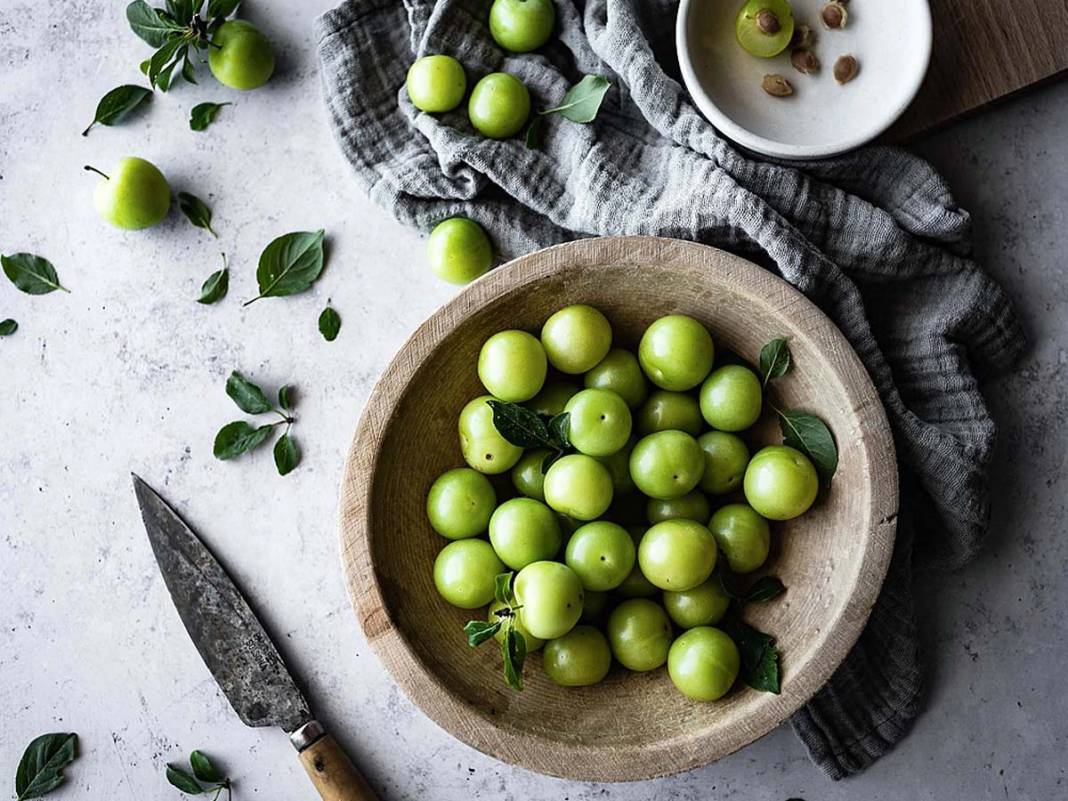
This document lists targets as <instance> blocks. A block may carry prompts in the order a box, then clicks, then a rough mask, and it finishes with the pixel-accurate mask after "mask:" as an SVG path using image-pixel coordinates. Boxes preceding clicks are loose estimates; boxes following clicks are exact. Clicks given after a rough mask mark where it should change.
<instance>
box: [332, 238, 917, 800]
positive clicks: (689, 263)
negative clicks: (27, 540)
mask: <svg viewBox="0 0 1068 801" xmlns="http://www.w3.org/2000/svg"><path fill="white" fill-rule="evenodd" d="M569 303H589V304H592V305H594V306H596V307H597V308H599V309H601V310H602V311H603V312H604V313H605V314H606V315H607V316H608V318H609V320H611V322H612V325H613V328H614V331H615V335H616V341H617V342H623V343H628V344H630V345H631V346H634V345H635V344H636V343H637V340H638V338H639V337H640V335H641V332H642V331H643V330H644V329H645V327H646V326H647V325H648V324H649V323H651V322H652V321H653V320H655V319H656V318H658V317H660V316H662V315H665V314H671V313H675V312H681V313H685V314H689V315H692V316H693V317H695V318H697V319H699V320H702V321H703V322H704V323H705V324H706V325H707V326H708V328H709V330H710V331H711V332H712V335H713V337H714V339H715V340H716V344H717V346H724V347H726V348H729V349H730V350H733V351H734V352H736V353H738V354H740V355H741V356H743V357H745V358H746V359H748V360H750V361H751V362H753V363H756V361H757V357H758V354H759V351H760V348H761V346H763V345H764V343H765V342H766V341H768V340H769V339H772V338H774V337H776V336H786V337H789V341H790V348H791V351H792V352H793V356H794V368H793V369H792V370H791V371H790V373H789V374H788V375H787V376H786V377H784V378H782V379H779V380H777V381H776V382H775V390H774V394H775V399H776V400H777V401H778V402H779V403H784V404H786V405H787V406H788V407H791V408H800V409H804V410H806V411H810V412H813V413H815V414H818V415H819V416H820V417H821V418H822V419H823V420H824V421H826V423H827V424H828V425H829V426H830V428H831V430H832V431H833V432H834V435H835V437H836V439H837V442H838V447H839V457H840V461H839V467H838V473H837V475H836V477H835V479H834V481H833V482H832V484H831V487H830V490H829V492H828V493H827V494H826V497H824V498H822V499H821V500H820V501H819V503H818V505H817V506H815V507H814V508H813V509H812V510H811V511H810V512H809V513H808V514H806V515H804V516H803V517H801V518H800V519H798V520H796V521H792V522H790V523H787V524H784V525H779V526H776V531H777V532H778V533H777V534H776V535H775V537H776V539H777V541H778V542H777V545H776V546H775V550H774V551H773V553H774V556H773V559H774V565H773V571H774V572H775V573H776V574H777V575H779V576H780V577H781V578H782V580H783V581H784V582H785V584H786V586H787V588H788V590H787V592H786V593H785V594H784V595H782V596H780V597H779V598H778V599H776V600H775V601H773V602H771V603H768V604H764V605H758V606H753V607H750V609H749V610H748V611H747V614H746V616H747V619H749V620H750V621H751V622H752V623H753V624H754V625H756V626H757V627H759V628H761V629H762V630H764V631H767V632H769V633H770V634H773V635H774V636H775V637H776V638H777V639H778V645H779V648H780V651H781V653H782V676H783V680H782V693H781V694H780V695H772V694H770V693H763V692H756V691H753V690H749V689H747V688H746V689H742V690H738V691H735V692H733V693H732V694H730V695H728V696H727V697H726V698H725V699H723V700H721V701H719V702H715V703H703V704H702V703H695V702H693V701H690V700H688V699H686V698H685V697H683V696H682V695H681V694H680V693H679V692H678V691H676V690H675V688H674V686H673V685H672V684H671V680H670V679H669V678H668V676H667V672H666V670H665V669H660V670H656V671H652V672H651V673H645V674H638V673H629V672H627V671H625V670H623V669H622V668H619V667H618V666H617V667H614V668H613V670H612V672H611V673H610V674H609V676H608V678H607V679H606V680H605V681H604V682H602V683H601V684H598V685H597V686H594V687H588V688H581V689H565V688H562V687H557V686H556V685H554V684H552V683H551V682H550V681H549V680H548V678H546V676H545V675H544V673H543V672H542V670H541V660H540V658H539V657H540V654H539V653H535V654H534V655H533V656H532V658H531V659H530V660H528V663H527V669H526V689H525V690H524V691H523V692H514V691H512V690H510V689H508V688H507V687H506V686H505V685H504V682H503V680H502V678H501V665H500V654H499V651H498V650H497V649H496V648H494V647H492V646H483V647H481V648H478V649H472V648H469V647H468V645H467V643H466V640H465V638H464V636H463V633H462V631H461V628H462V626H463V624H464V622H465V621H467V620H468V619H470V618H472V617H477V616H479V615H481V614H483V612H482V611H479V612H477V613H472V612H465V611H462V610H459V609H455V608H453V607H450V606H449V605H448V604H446V603H445V602H444V601H443V600H441V598H439V597H438V594H437V592H436V591H435V589H434V582H433V578H432V566H433V562H434V557H435V555H436V554H437V552H438V551H439V550H440V549H441V547H442V546H443V545H444V541H443V540H442V538H441V537H439V536H438V535H437V534H435V533H434V532H433V530H432V529H431V528H430V526H429V524H428V523H427V521H426V517H425V503H426V493H427V490H428V488H429V486H430V484H431V482H432V481H433V480H434V479H435V478H436V477H437V476H438V475H439V474H440V473H442V472H444V471H445V470H447V469H449V468H452V467H456V466H459V465H462V464H463V460H462V458H461V456H460V448H459V443H458V435H457V431H456V421H457V417H458V415H459V413H460V409H461V408H462V407H463V405H464V404H465V403H466V402H467V401H468V400H470V399H471V398H473V397H475V396H477V395H479V394H481V393H482V392H483V390H482V388H481V385H480V383H479V380H478V377H477V375H476V372H475V365H476V361H477V357H478V353H479V349H480V347H481V346H482V343H483V341H484V340H485V339H486V338H487V337H488V336H490V335H491V334H493V333H495V332H497V331H500V330H503V329H507V328H522V329H526V330H529V331H533V332H537V331H539V330H540V328H541V324H542V322H543V321H544V320H545V319H546V318H547V317H548V316H549V315H550V314H551V313H552V312H554V311H555V310H557V309H559V308H561V307H562V306H565V305H567V304H569ZM775 441H778V440H775ZM896 511H897V466H896V462H895V457H894V447H893V442H892V440H891V436H890V429H889V426H888V424H887V421H886V417H885V415H884V413H883V408H882V404H881V403H880V401H879V398H878V396H877V395H876V393H875V389H874V387H873V386H872V384H871V381H870V379H869V378H868V375H867V373H866V372H865V370H864V368H863V366H862V365H861V363H860V360H859V359H858V358H857V356H856V355H855V353H854V352H853V349H852V348H851V347H850V345H849V343H848V342H847V341H846V339H845V338H844V337H843V336H842V334H841V333H840V332H839V331H838V329H837V328H836V327H835V326H834V325H833V324H832V323H831V321H830V320H829V319H828V318H827V317H826V316H824V314H823V313H822V312H820V311H819V309H817V308H816V306H815V305H813V304H812V303H811V302H810V301H808V300H807V299H806V298H805V297H804V296H803V295H801V294H800V293H799V292H797V291H796V290H795V289H793V288H792V287H791V286H789V285H788V284H787V283H786V282H784V281H782V280H781V279H779V278H777V277H776V276H774V275H772V274H771V273H769V272H767V271H765V270H763V269H761V268H760V267H758V266H756V265H754V264H751V263H750V262H747V261H745V260H743V259H741V258H738V257H736V256H732V255H731V254H729V253H725V252H723V251H721V250H716V249H714V248H710V247H705V246H702V245H696V244H693V243H689V242H682V241H677V240H672V239H659V238H654V237H610V238H602V239H586V240H581V241H578V242H572V243H569V244H564V245H559V246H556V247H552V248H548V249H546V250H543V251H539V252H537V253H532V254H530V255H529V256H524V257H522V258H519V259H516V260H515V261H512V262H510V263H509V264H506V265H504V266H502V267H500V268H498V269H496V270H493V271H492V272H490V273H489V274H488V275H486V276H485V277H484V278H482V279H480V280H479V281H477V282H475V283H474V284H472V285H471V286H469V287H467V288H466V289H464V290H463V291H462V292H460V293H459V294H458V295H457V296H456V297H455V298H454V299H453V300H452V301H450V302H449V303H447V304H446V305H445V306H444V307H442V308H441V309H440V310H438V311H437V312H436V313H435V314H434V315H433V316H432V317H430V319H429V320H427V321H426V322H425V323H423V325H422V326H420V327H419V329H418V330H417V331H416V332H415V333H414V334H413V335H412V337H411V338H410V339H409V340H408V342H407V343H405V345H404V347H403V348H401V350H400V353H398V354H397V356H396V358H395V359H394V360H393V362H392V363H391V364H390V365H389V367H388V368H387V369H386V372H385V374H384V375H383V376H382V378H381V379H380V380H379V382H378V385H377V386H376V387H375V389H374V392H373V393H372V394H371V397H370V400H369V401H368V403H367V408H366V409H365V410H364V413H363V417H362V419H361V421H360V424H359V427H358V429H357V431H356V435H355V438H354V440H353V443H352V448H351V450H350V452H349V457H348V463H347V466H346V469H345V476H344V479H343V482H342V486H341V500H340V518H341V556H342V561H343V563H344V571H345V579H346V582H347V584H348V589H349V593H350V595H351V598H352V602H353V606H354V608H355V610H356V613H357V615H358V617H359V619H360V623H361V625H362V626H363V630H364V633H365V634H366V636H367V640H368V642H369V643H370V644H371V647H372V648H373V649H374V650H375V652H376V653H377V654H378V656H379V658H380V659H381V660H382V662H383V663H384V664H385V666H386V669H387V670H389V672H390V673H391V674H392V675H393V678H394V679H395V680H396V681H397V683H398V684H399V685H400V686H401V688H402V689H403V690H404V691H405V692H406V693H407V694H408V696H409V697H410V698H411V699H412V700H413V701H414V702H415V703H416V704H417V705H418V706H419V707H421V708H422V709H423V711H424V712H426V714H428V715H429V716H430V717H431V718H432V719H433V720H434V721H436V722H437V723H438V724H439V725H440V726H442V727H443V728H444V729H445V730H447V731H448V732H450V733H451V734H453V735H454V736H456V737H458V738H459V739H460V740H463V741H464V742H465V743H468V744H469V745H471V746H473V747H475V748H477V749H478V750H480V751H482V752H484V753H486V754H489V755H491V756H494V757H496V758H498V759H501V760H504V761H505V762H511V763H514V764H517V765H521V766H523V767H526V768H529V769H531V770H535V771H538V772H541V773H548V774H552V775H555V776H562V777H568V778H573V779H585V780H631V779H647V778H652V777H656V776H664V775H668V774H671V773H675V772H678V771H681V770H685V769H688V768H693V767H696V766H699V765H703V764H707V763H708V762H711V761H713V760H715V759H718V758H720V757H722V756H725V755H727V754H729V753H731V752H732V751H735V750H736V749H738V748H741V747H742V746H744V745H747V744H748V743H751V742H753V741H754V740H756V739H757V738H758V737H761V736H763V735H764V734H766V733H767V732H768V731H770V730H771V729H773V728H775V727H776V726H778V725H779V724H780V723H782V722H783V721H784V720H786V719H787V718H788V717H789V716H790V715H791V714H792V713H793V712H795V711H796V710H797V709H798V708H799V707H800V706H801V705H802V704H804V703H805V702H806V701H807V700H808V699H809V698H810V697H811V696H812V695H813V694H814V693H815V692H816V691H817V690H818V689H819V688H820V687H821V686H822V685H823V684H824V683H825V682H826V681H827V679H828V678H829V677H830V676H831V674H832V673H833V671H834V670H835V668H836V667H837V666H838V664H839V663H840V662H841V661H842V659H843V658H844V657H845V655H846V654H847V653H848V651H849V649H850V648H851V647H852V645H853V643H854V642H855V641H856V639H857V637H858V635H859V634H860V632H861V629H862V628H863V627H864V624H865V622H866V621H867V619H868V613H869V611H870V610H871V607H872V604H874V602H875V599H876V596H877V595H878V593H879V588H880V586H881V584H882V581H883V578H884V576H885V572H886V568H887V564H888V562H889V559H890V553H891V550H892V548H893V541H894V519H895V515H896Z"/></svg>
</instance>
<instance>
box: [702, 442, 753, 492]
mask: <svg viewBox="0 0 1068 801" xmlns="http://www.w3.org/2000/svg"><path fill="white" fill-rule="evenodd" d="M697 444H698V445H700V446H701V452H702V453H703V454H704V455H705V472H704V473H703V474H702V475H701V489H703V490H704V491H705V492H707V493H710V494H712V495H725V494H726V493H728V492H734V491H735V490H736V489H738V487H740V486H742V477H743V476H744V475H745V467H746V465H747V464H749V448H747V447H746V446H745V443H744V442H743V441H742V438H741V437H739V436H738V435H736V434H728V433H727V432H726V431H706V432H705V433H704V434H702V435H701V436H699V437H698V438H697Z"/></svg>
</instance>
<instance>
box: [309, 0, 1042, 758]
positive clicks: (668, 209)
mask: <svg viewBox="0 0 1068 801" xmlns="http://www.w3.org/2000/svg"><path fill="white" fill-rule="evenodd" d="M488 7H489V1H488V0H438V2H432V0H404V2H400V0H349V2H345V3H343V4H342V5H341V6H340V7H338V8H337V9H335V10H333V11H331V12H328V13H327V14H325V15H324V16H323V17H321V18H320V19H319V20H318V23H317V30H318V39H319V57H320V60H321V65H322V80H323V87H324V93H325V98H326V103H327V107H328V109H329V114H330V119H331V122H332V124H333V127H334V129H335V132H336V134H337V139H338V141H339V142H340V145H341V148H342V150H343V152H344V154H345V156H346V158H347V159H348V160H349V161H350V162H351V164H352V166H353V169H354V170H355V174H356V178H357V180H358V181H359V182H360V183H361V184H362V185H363V186H365V187H366V188H367V191H368V192H369V193H370V195H371V197H372V198H373V199H374V200H375V201H376V202H377V203H378V204H379V205H381V206H382V207H383V208H384V209H386V210H387V211H388V212H389V213H391V214H392V215H394V216H395V217H396V218H397V219H399V220H401V221H402V222H404V223H407V224H409V225H413V226H417V227H418V228H420V229H423V230H428V229H429V228H430V227H431V226H432V225H433V224H434V223H435V222H437V221H439V220H441V219H443V218H445V217H447V216H450V215H453V214H464V215H467V216H469V217H472V218H473V219H475V220H477V221H478V222H480V223H481V224H482V225H483V226H484V227H485V228H486V229H487V231H489V232H490V234H491V236H492V238H493V240H494V242H495V246H496V249H497V252H498V254H499V255H500V256H502V257H504V258H511V257H513V256H517V255H520V254H522V253H526V252H529V251H532V250H535V249H537V248H541V247H544V246H546V245H551V244H554V243H557V242H562V241H565V240H569V239H574V238H578V237H584V236H597V235H604V234H658V235H661V236H671V237H679V238H682V239H690V240H695V241H698V242H704V243H708V244H713V245H717V246H719V247H721V248H726V249H728V250H732V251H735V252H737V253H740V254H743V255H745V256H747V257H749V258H752V259H754V260H755V261H757V262H759V263H761V264H763V265H765V266H766V267H767V268H768V269H770V270H774V271H775V272H777V273H778V274H779V275H781V276H782V277H783V278H785V279H786V280H787V281H789V282H790V283H791V284H793V285H794V286H796V287H797V288H798V289H800V290H801V291H802V292H804V293H805V294H806V295H807V296H808V297H809V298H811V299H812V300H813V301H815V302H816V303H817V304H818V305H819V306H820V307H821V308H822V309H823V310H824V311H825V312H826V313H827V314H828V315H829V316H830V317H831V318H832V319H833V320H834V321H835V322H836V323H837V324H838V326H839V327H840V328H841V329H842V331H843V332H844V333H845V335H846V337H848V339H849V341H850V342H851V343H852V345H853V347H854V348H856V350H857V353H858V354H859V355H860V357H861V359H862V360H863V361H864V364H865V365H866V366H867V369H868V371H869V373H870V374H871V377H872V380H873V381H874V382H875V385H876V387H877V388H878V390H879V393H880V395H881V397H882V400H883V403H884V404H885V406H886V412H887V415H888V416H889V419H890V423H891V425H892V427H893V431H894V437H895V442H896V444H897V450H898V458H899V462H900V467H901V473H902V497H901V512H900V516H899V525H898V535H897V543H896V548H895V553H894V557H893V560H892V564H891V567H890V573H889V576H888V578H887V581H886V584H885V587H884V589H883V592H882V594H881V596H880V598H879V600H878V603H877V604H876V606H875V608H874V610H873V613H872V616H871V620H870V622H869V624H868V626H867V628H866V630H865V632H864V633H863V635H862V636H861V638H860V640H859V641H858V643H857V645H856V646H855V647H854V648H853V650H852V652H851V653H850V655H849V656H848V658H847V659H846V661H845V663H844V664H843V665H842V667H841V668H840V669H839V670H838V671H837V673H835V675H834V676H833V678H832V679H831V680H830V682H828V684H827V685H826V687H824V688H823V689H822V690H821V691H820V692H819V693H818V694H817V695H816V696H815V697H814V698H813V699H812V701H811V702H810V703H809V704H808V705H807V706H805V707H804V709H803V710H802V711H800V712H799V713H798V714H797V715H796V716H795V717H794V719H793V727H794V730H795V731H796V732H797V734H798V736H800V738H801V739H802V740H803V741H804V743H805V745H806V746H807V747H808V750H809V753H810V754H811V756H812V758H813V760H814V761H815V762H816V763H817V764H818V765H819V766H820V767H821V768H823V770H824V771H826V772H827V773H828V774H829V775H830V776H832V777H833V778H836V779H837V778H841V777H843V776H848V775H850V774H853V773H856V772H858V771H860V770H863V769H864V767H865V766H867V765H868V764H870V763H871V762H872V761H873V760H875V759H877V758H878V757H879V756H881V755H882V754H883V753H885V752H886V751H887V750H889V749H890V748H891V747H892V746H893V745H894V744H895V743H896V742H897V741H898V740H900V739H901V738H902V737H903V736H904V735H905V734H906V733H907V731H908V728H909V725H910V724H911V722H912V721H913V719H914V718H915V717H916V715H917V714H918V713H919V711H920V708H921V696H922V690H923V670H922V662H923V660H922V659H921V656H920V654H919V649H918V643H917V638H916V623H915V609H914V605H913V599H912V570H913V565H914V564H915V565H916V566H917V567H928V566H932V567H937V568H943V569H944V568H952V567H955V566H959V565H962V564H963V563H965V562H967V561H968V560H969V559H971V558H972V556H973V555H974V554H975V553H976V552H977V550H978V549H979V547H980V545H981V543H982V539H983V534H984V531H985V529H986V527H987V521H988V517H989V496H988V490H987V486H986V483H987V469H988V463H989V460H990V455H991V449H992V447H993V442H994V422H993V420H991V418H990V415H989V414H988V412H987V410H986V406H985V404H984V403H983V398H982V395H981V394H980V392H979V386H978V384H977V376H978V375H982V374H989V373H990V372H993V371H998V370H1003V369H1006V368H1008V367H1010V366H1012V365H1013V363H1014V362H1015V360H1016V359H1017V358H1018V357H1019V355H1020V354H1021V351H1022V348H1023V346H1024V337H1023V335H1022V333H1021V330H1020V327H1019V325H1018V323H1017V320H1016V318H1015V316H1014V313H1013V310H1012V308H1011V306H1010V304H1009V301H1008V300H1007V298H1006V297H1005V295H1004V294H1003V293H1002V291H1001V289H1000V288H999V287H998V286H997V285H996V284H995V283H994V282H993V281H991V279H990V278H989V277H988V276H987V275H986V274H984V273H983V271H982V270H981V269H980V268H979V267H977V266H976V265H975V263H974V262H972V261H970V260H969V259H968V253H969V249H970V231H969V219H968V215H967V213H966V212H964V211H962V210H961V209H959V208H957V206H956V205H955V203H954V202H953V198H952V196H951V195H950V192H949V189H948V188H947V186H946V184H945V182H944V181H943V180H942V179H941V177H939V176H938V175H937V174H936V173H935V172H934V171H933V170H932V169H931V168H930V167H929V166H928V165H927V164H926V163H924V162H923V161H921V160H919V159H917V158H915V157H913V156H911V155H909V154H908V153H906V152H903V151H901V150H897V149H893V148H885V147H878V148H868V149H864V150H860V151H857V152H855V153H852V154H849V155H846V156H842V157H840V158H835V159H832V160H827V161H820V162H809V163H802V164H775V163H767V162H765V161H761V160H757V159H754V158H751V157H749V156H747V155H745V154H743V153H741V152H739V151H738V150H737V149H735V148H734V147H733V146H732V145H731V144H730V143H729V142H727V141H726V140H725V139H724V138H723V137H721V136H720V135H719V134H718V133H717V132H716V131H715V130H714V129H713V128H712V126H711V125H710V124H709V123H708V122H707V121H706V120H705V119H704V118H703V117H701V115H700V114H699V113H698V111H697V110H696V108H695V107H694V106H693V105H692V104H691V102H690V99H689V97H688V96H687V94H686V91H685V90H684V89H683V88H682V86H681V85H680V82H679V80H678V79H677V61H676V55H675V50H674V24H675V14H676V10H677V3H676V2H669V0H588V2H585V3H583V2H581V0H556V8H557V16H558V26H557V28H558V30H557V35H555V36H554V37H553V39H552V41H551V42H550V43H549V44H548V45H546V46H545V47H544V48H543V49H542V50H541V51H540V52H538V53H536V54H526V55H508V54H505V53H504V52H502V51H501V50H500V48H498V47H497V46H496V45H495V44H494V42H493V40H492V38H491V37H490V35H489V31H488V29H487V25H486V18H487V11H488ZM428 53H449V54H452V55H453V56H455V57H457V58H458V59H459V60H460V61H461V62H462V63H463V64H464V66H465V67H466V68H467V70H468V75H469V77H471V78H477V77H480V76H481V75H482V74H485V73H487V72H491V71H495V70H505V71H507V72H510V73H513V74H514V75H516V76H517V77H519V78H520V79H521V80H522V81H523V82H524V83H525V84H526V85H527V87H528V88H529V89H530V90H531V93H532V95H533V97H534V100H535V103H536V104H537V105H538V106H540V107H547V106H550V105H552V104H553V103H554V102H556V101H558V100H559V99H560V98H561V97H562V96H563V94H564V92H565V91H566V90H567V88H568V87H569V86H571V85H572V84H573V83H575V82H576V81H577V80H578V78H579V77H580V76H581V75H582V74H589V73H596V74H602V75H605V76H607V77H609V78H610V79H611V80H612V82H613V87H612V89H611V91H610V92H609V94H608V96H607V98H606V100H605V103H604V105H603V107H602V109H601V113H600V115H599V116H598V118H597V120H596V121H595V122H594V123H593V124H591V125H578V124H575V123H572V122H569V121H567V120H564V119H559V118H557V117H556V115H554V116H553V117H552V118H550V119H549V120H548V125H547V127H546V129H545V134H544V144H543V146H542V149H541V150H528V149H526V148H525V147H524V145H523V142H522V141H521V138H516V139H512V140H509V141H503V142H496V141H491V140H488V139H485V138H483V137H482V136H479V135H478V134H476V133H475V132H474V131H473V129H472V128H471V125H470V123H469V122H468V120H467V118H466V113H465V111H464V109H463V107H461V108H460V109H457V110H456V111H453V112H450V113H447V114H443V115H439V116H431V115H428V114H421V113H419V112H418V111H416V109H415V108H414V107H413V106H412V105H411V103H410V102H409V101H408V98H407V95H406V93H405V91H404V88H403V87H404V80H405V73H406V71H407V68H408V65H409V64H410V63H411V62H412V60H413V59H414V58H416V57H417V56H420V55H425V54H428ZM914 544H915V548H914V547H913V545H914Z"/></svg>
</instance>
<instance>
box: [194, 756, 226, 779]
mask: <svg viewBox="0 0 1068 801" xmlns="http://www.w3.org/2000/svg"><path fill="white" fill-rule="evenodd" d="M189 766H190V767H191V768H192V769H193V775H194V776H196V777H197V778H198V779H200V780H201V781H202V782H214V783H216V784H219V783H221V782H224V781H226V777H225V776H223V775H222V772H221V771H220V770H219V769H218V768H216V767H215V765H214V764H213V763H212V761H211V760H210V759H209V758H208V755H207V754H205V753H204V752H203V751H194V752H193V753H191V754H190V755H189Z"/></svg>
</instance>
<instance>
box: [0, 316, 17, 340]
mask: <svg viewBox="0 0 1068 801" xmlns="http://www.w3.org/2000/svg"><path fill="white" fill-rule="evenodd" d="M18 330H19V324H18V323H16V322H15V321H14V320H12V319H11V318H10V317H9V318H7V319H6V320H4V321H2V322H0V337H9V336H11V335H12V334H14V333H15V332H16V331H18Z"/></svg>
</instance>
